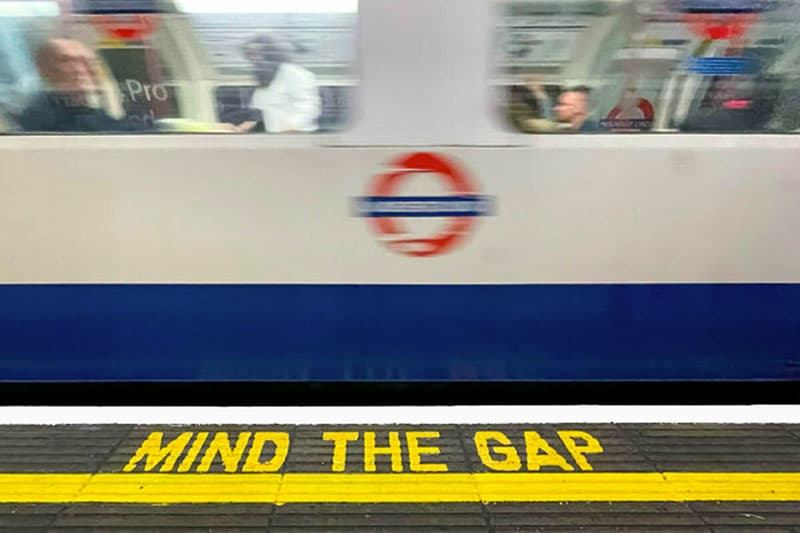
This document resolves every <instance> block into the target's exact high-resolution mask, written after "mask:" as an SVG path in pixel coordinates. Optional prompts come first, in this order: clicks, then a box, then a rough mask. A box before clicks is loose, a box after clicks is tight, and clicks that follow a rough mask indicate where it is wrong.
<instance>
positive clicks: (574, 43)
mask: <svg viewBox="0 0 800 533" xmlns="http://www.w3.org/2000/svg"><path fill="white" fill-rule="evenodd" d="M500 8H501V16H500V18H499V21H500V22H499V24H498V29H497V30H498V31H497V35H498V39H497V42H498V53H499V61H500V68H499V69H498V71H497V72H498V76H497V79H496V80H495V87H496V89H497V94H498V95H499V96H500V100H501V101H502V103H503V108H504V113H505V114H506V116H507V118H508V119H509V122H510V123H511V124H512V125H513V126H514V127H515V128H516V129H517V130H519V131H522V132H526V133H549V132H583V133H588V132H599V133H608V132H720V133H759V132H776V133H779V132H796V131H800V83H798V82H799V81H800V0H505V1H503V2H501V3H500Z"/></svg>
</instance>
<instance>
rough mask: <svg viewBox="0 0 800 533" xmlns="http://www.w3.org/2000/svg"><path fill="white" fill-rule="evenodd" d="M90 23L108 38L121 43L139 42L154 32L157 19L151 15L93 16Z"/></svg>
mask: <svg viewBox="0 0 800 533" xmlns="http://www.w3.org/2000/svg"><path fill="white" fill-rule="evenodd" d="M91 20H92V23H93V24H94V25H95V26H97V27H98V28H100V29H101V30H102V31H103V32H104V33H106V34H107V35H108V36H110V37H115V38H117V39H122V40H123V41H133V40H140V39H142V38H144V37H147V36H148V35H150V34H151V33H153V31H155V29H156V26H157V25H158V18H157V17H155V16H153V15H138V14H125V15H94V16H92V18H91Z"/></svg>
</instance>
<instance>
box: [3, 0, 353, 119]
mask: <svg viewBox="0 0 800 533" xmlns="http://www.w3.org/2000/svg"><path fill="white" fill-rule="evenodd" d="M109 6H115V7H116V9H109ZM356 8H357V3H356V2H354V1H353V0H326V1H324V2H322V1H319V0H293V1H292V2H286V1H283V0H257V1H253V0H226V1H225V2H216V1H215V2H213V3H211V2H205V1H203V0H180V1H178V0H157V1H156V0H113V1H111V2H109V1H108V0H106V1H104V2H98V0H57V1H56V0H53V1H46V0H0V132H17V133H22V132H30V133H115V132H119V133H126V132H137V133H154V132H172V131H174V132H219V133H248V132H267V133H293V132H301V133H311V132H318V131H331V130H336V129H339V128H342V127H343V126H344V124H345V122H346V119H347V109H348V107H349V97H350V94H351V87H352V86H353V85H354V83H355V81H354V79H353V75H352V72H353V68H352V67H353V64H352V63H353V58H354V52H355V36H354V32H355V21H356Z"/></svg>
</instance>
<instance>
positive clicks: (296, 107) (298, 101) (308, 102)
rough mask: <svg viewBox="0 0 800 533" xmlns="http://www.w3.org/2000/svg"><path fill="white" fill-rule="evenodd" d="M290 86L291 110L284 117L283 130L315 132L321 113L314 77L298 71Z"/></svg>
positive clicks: (320, 102) (317, 88) (308, 73)
mask: <svg viewBox="0 0 800 533" xmlns="http://www.w3.org/2000/svg"><path fill="white" fill-rule="evenodd" d="M299 73H301V74H302V76H300V75H298V76H297V78H296V79H295V80H294V83H293V84H292V95H291V109H290V110H289V113H288V114H287V116H286V124H285V129H286V130H290V131H316V130H317V128H318V124H317V119H319V116H320V113H321V111H322V99H321V98H320V94H319V87H318V86H317V81H316V79H315V77H314V75H313V74H312V73H310V72H308V71H302V70H301V71H299Z"/></svg>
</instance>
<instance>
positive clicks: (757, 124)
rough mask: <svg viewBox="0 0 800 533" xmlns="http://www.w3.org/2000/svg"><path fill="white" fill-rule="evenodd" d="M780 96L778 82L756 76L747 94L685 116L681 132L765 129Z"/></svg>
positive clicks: (724, 131) (731, 131)
mask: <svg viewBox="0 0 800 533" xmlns="http://www.w3.org/2000/svg"><path fill="white" fill-rule="evenodd" d="M779 98H780V81H779V80H777V79H775V78H772V77H770V76H759V77H758V78H757V79H756V80H755V81H754V85H753V89H752V91H751V93H750V94H745V95H742V94H740V95H738V97H736V98H730V99H728V100H727V101H725V102H722V105H721V107H719V108H714V109H710V110H700V111H698V112H696V113H694V114H692V115H691V116H690V117H688V118H687V119H686V120H685V121H684V123H683V125H682V126H681V131H685V132H688V133H750V132H759V131H765V130H767V129H768V125H769V122H770V120H771V119H772V116H773V113H774V112H775V108H776V105H777V103H778V100H779Z"/></svg>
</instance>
